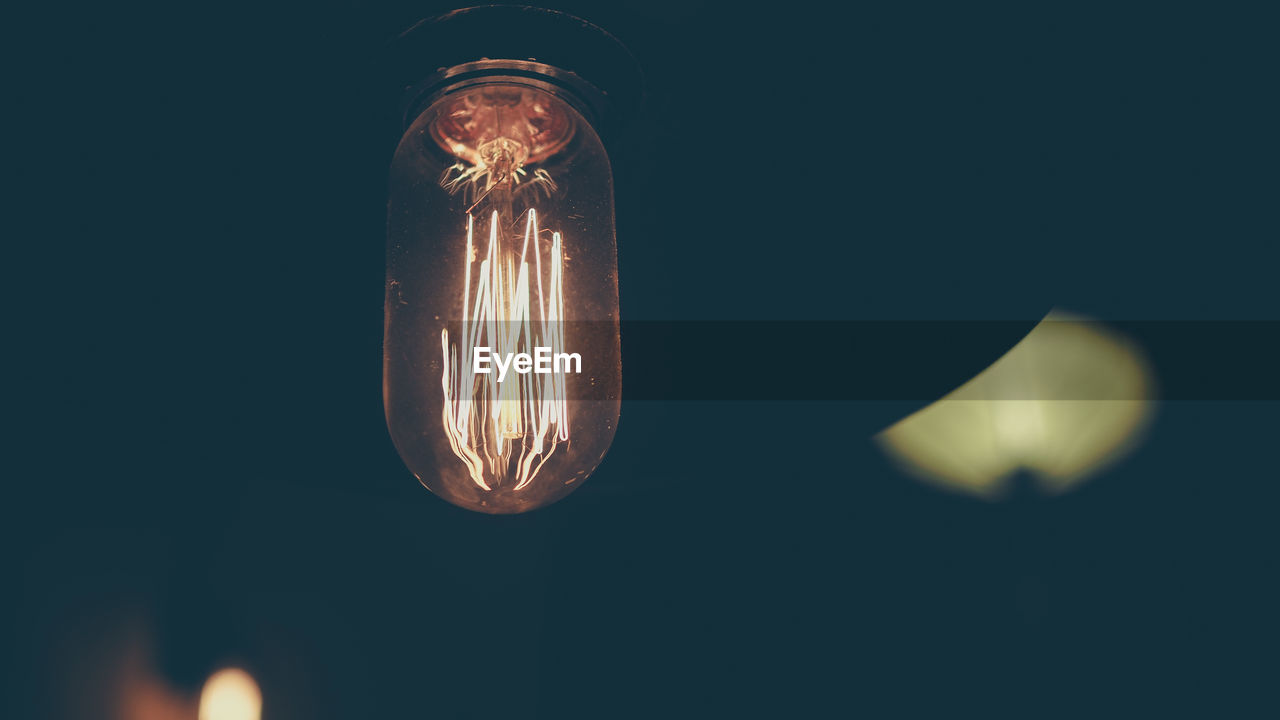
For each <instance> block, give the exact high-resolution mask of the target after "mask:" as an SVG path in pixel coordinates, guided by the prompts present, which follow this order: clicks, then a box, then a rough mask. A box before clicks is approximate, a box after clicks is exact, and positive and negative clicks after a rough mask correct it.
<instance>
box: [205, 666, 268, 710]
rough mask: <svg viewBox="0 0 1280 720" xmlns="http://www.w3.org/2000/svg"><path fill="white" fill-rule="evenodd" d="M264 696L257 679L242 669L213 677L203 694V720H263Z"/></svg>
mask: <svg viewBox="0 0 1280 720" xmlns="http://www.w3.org/2000/svg"><path fill="white" fill-rule="evenodd" d="M261 717H262V693H261V692H260V691H259V690H258V684H257V683H256V682H254V681H253V677H252V676H250V675H249V673H247V672H245V671H244V670H240V669H239V668H227V669H225V670H219V671H218V672H216V673H214V674H212V675H210V676H209V679H208V680H207V681H205V684H204V690H203V691H201V693H200V720H259V718H261Z"/></svg>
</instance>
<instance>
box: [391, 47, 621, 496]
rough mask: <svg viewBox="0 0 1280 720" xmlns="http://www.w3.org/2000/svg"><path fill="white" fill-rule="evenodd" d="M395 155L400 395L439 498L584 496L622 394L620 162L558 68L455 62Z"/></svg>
mask: <svg viewBox="0 0 1280 720" xmlns="http://www.w3.org/2000/svg"><path fill="white" fill-rule="evenodd" d="M434 82H435V86H434V87H433V88H432V89H430V90H428V91H425V92H424V93H423V94H422V95H421V96H420V99H419V100H417V101H416V102H415V104H414V105H413V106H412V109H411V112H410V113H409V115H410V117H409V118H408V120H409V127H408V130H407V131H406V132H405V133H404V136H403V137H402V138H401V141H400V144H399V147H398V148H397V150H396V154H395V157H394V159H393V161H392V165H391V179H390V199H389V203H388V222H387V233H388V246H387V285H386V318H385V321H386V325H385V336H384V366H383V369H384V375H383V397H384V405H385V409H386V415H387V425H388V428H389V429H390V433H391V437H392V439H393V441H394V443H395V446H396V448H397V450H398V451H399V453H400V456H401V457H402V458H403V459H404V461H405V464H406V465H407V466H408V467H409V469H410V470H411V471H412V472H413V473H414V475H416V476H417V478H418V479H419V480H420V481H421V482H422V484H423V485H425V486H426V487H427V488H428V489H430V490H431V491H432V492H434V493H436V494H437V495H439V496H441V497H443V498H444V499H446V500H448V501H449V502H451V503H454V504H456V505H459V506H461V507H464V508H468V509H471V510H477V511H480V512H486V513H518V512H524V511H527V510H531V509H533V508H537V507H540V506H543V505H546V504H548V503H551V502H554V501H556V500H558V499H560V498H561V497H563V496H565V495H567V494H568V493H570V492H572V491H573V490H574V489H575V488H577V487H578V486H579V485H581V484H582V482H583V481H584V480H585V479H586V478H587V476H588V475H590V474H591V472H592V471H593V470H595V468H596V466H597V465H598V464H599V463H600V461H601V459H602V458H603V457H604V455H605V453H606V451H607V450H608V448H609V445H610V443H611V442H612V440H613V435H614V431H615V430H616V428H617V425H618V416H619V409H620V407H619V406H620V395H621V359H620V357H621V353H620V341H619V335H618V276H617V249H616V242H615V236H614V220H613V181H612V175H611V170H610V166H609V159H608V157H607V156H606V154H605V150H604V147H603V145H602V144H601V141H600V138H599V137H598V136H597V134H596V131H595V129H594V128H593V126H592V122H591V119H590V117H591V110H590V108H591V105H590V104H589V103H588V102H586V101H584V100H583V97H585V96H586V95H589V94H590V93H591V89H590V88H589V87H586V86H585V85H584V84H582V83H581V82H580V81H579V80H577V78H576V76H571V75H569V74H567V73H564V72H563V71H560V70H557V69H556V68H553V67H550V66H546V65H541V64H538V63H533V62H526V61H492V60H490V61H482V62H475V63H470V64H468V65H466V66H462V67H454V68H451V69H449V70H446V71H444V72H443V73H441V75H440V76H439V77H438V78H437V79H436V80H435V81H434Z"/></svg>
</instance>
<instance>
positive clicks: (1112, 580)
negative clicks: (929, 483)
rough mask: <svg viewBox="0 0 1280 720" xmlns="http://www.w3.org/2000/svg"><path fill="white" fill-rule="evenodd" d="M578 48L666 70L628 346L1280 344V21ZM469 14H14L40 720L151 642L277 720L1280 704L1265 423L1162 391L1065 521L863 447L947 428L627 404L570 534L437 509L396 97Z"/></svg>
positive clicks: (1088, 19)
mask: <svg viewBox="0 0 1280 720" xmlns="http://www.w3.org/2000/svg"><path fill="white" fill-rule="evenodd" d="M558 7H563V8H564V9H568V10H570V11H572V12H575V13H577V14H580V15H582V16H583V17H586V18H587V19H590V20H592V21H594V22H596V23H597V24H599V25H601V26H603V27H605V28H607V29H609V30H610V31H612V32H613V33H614V34H616V35H617V36H618V37H619V38H620V39H621V40H622V41H623V42H625V43H626V44H627V45H628V46H629V47H630V48H631V49H632V51H633V52H634V53H635V54H636V56H637V58H638V59H639V61H640V63H641V65H642V67H643V68H644V71H645V73H646V75H647V80H648V92H649V98H648V100H649V102H648V105H647V107H646V110H645V111H644V112H643V113H642V114H641V115H640V116H638V117H637V118H636V119H635V122H634V123H633V125H632V126H631V127H630V128H629V129H628V130H627V131H626V132H624V133H622V134H620V135H618V136H617V137H616V138H615V139H614V140H613V141H612V142H611V144H610V148H609V149H610V153H611V156H612V158H613V163H614V170H615V180H616V194H617V213H618V238H619V240H618V244H619V263H620V268H619V272H620V278H621V281H620V285H621V292H622V309H623V314H624V317H626V318H628V319H631V320H866V319H872V320H897V319H926V320H993V319H998V320H1021V321H1031V320H1034V319H1035V318H1038V317H1040V316H1041V315H1042V314H1043V313H1044V312H1045V311H1046V310H1047V309H1048V308H1049V307H1051V306H1054V305H1058V306H1061V307H1064V308H1066V309H1069V310H1073V311H1076V312H1082V313H1087V314H1089V315H1092V316H1094V317H1098V318H1101V319H1104V320H1168V321H1183V320H1200V321H1206V320H1207V321H1215V320H1231V319H1251V320H1274V319H1276V318H1277V311H1278V310H1280V307H1278V306H1280V302H1278V299H1277V294H1276V291H1275V289H1274V288H1275V284H1274V274H1275V267H1276V261H1277V252H1276V250H1275V239H1276V237H1277V232H1276V231H1277V227H1276V216H1275V200H1276V197H1277V182H1276V168H1277V167H1278V164H1277V160H1278V159H1280V158H1277V153H1276V132H1275V128H1276V127H1278V126H1280V122H1278V120H1280V118H1277V113H1276V108H1275V73H1276V68H1277V62H1276V61H1277V57H1276V49H1275V42H1274V33H1273V29H1274V23H1273V22H1272V18H1269V17H1265V16H1263V15H1262V14H1260V13H1252V12H1249V11H1244V10H1240V9H1237V8H1232V9H1227V8H1222V9H1218V8H1213V9H1210V8H1184V7H1180V6H1168V5H1161V6H1151V7H1143V8H1137V7H1132V8H1127V9H1118V8H1115V7H1103V8H1087V9H1086V8H1084V7H1081V6H1078V5H1074V4H1072V5H1064V6H1060V7H1057V8H1037V9H1032V8H1029V7H1023V6H1022V5H1021V4H1019V5H1010V6H988V7H980V8H979V7H961V6H950V5H942V4H939V5H938V6H932V5H914V4H913V5H909V6H895V8H894V9H892V10H886V9H882V8H881V9H876V8H865V9H864V8H841V9H836V8H832V7H829V6H828V5H827V4H823V3H804V2H793V3H778V4H772V5H768V6H760V7H753V6H751V5H748V4H733V5H716V4H711V3H696V2H694V3H677V2H657V3H644V2H623V3H616V4H609V5H602V6H599V7H596V6H594V5H586V4H582V3H568V4H565V5H562V6H558ZM443 9H447V8H446V7H444V6H438V5H433V4H430V3H390V4H377V3H365V2H341V3H271V4H263V5H261V6H252V7H249V6H245V7H239V6H234V5H228V4H217V5H211V4H210V5H203V6H182V5H178V4H167V5H163V6H154V7H152V6H148V7H143V6H130V7H120V6H116V5H101V4H100V5H94V6H85V7H73V6H71V5H62V6H58V7H53V8H48V9H47V10H45V11H42V12H40V13H34V12H27V11H17V12H15V13H14V15H13V17H12V18H11V20H10V21H9V22H6V26H7V27H6V32H5V35H6V36H7V40H6V42H5V43H4V44H5V47H6V50H5V54H6V56H7V59H6V65H7V74H9V75H10V76H11V77H10V80H9V88H8V93H9V97H10V102H9V103H7V105H6V108H5V115H6V119H7V120H8V121H9V122H10V123H11V124H12V127H13V129H12V130H11V131H10V132H9V133H8V138H7V141H6V146H8V150H7V151H6V155H7V162H6V165H7V166H8V169H9V170H10V173H11V175H12V178H11V183H12V184H11V188H15V189H16V194H14V195H13V196H12V197H11V200H10V204H11V206H12V207H11V209H10V210H9V211H6V214H7V215H9V216H10V217H11V218H12V219H14V220H16V221H17V222H16V223H14V227H13V228H12V229H11V230H10V232H8V233H6V242H5V246H6V250H7V252H6V257H7V261H6V262H5V263H4V270H5V272H4V275H5V277H6V282H5V288H6V293H5V295H6V296H7V298H8V305H9V309H10V311H11V312H10V313H9V315H10V320H9V322H10V325H11V332H12V336H11V337H12V345H10V346H9V347H8V348H7V350H8V352H7V353H6V354H7V355H9V356H10V357H11V358H12V359H13V360H15V361H16V369H15V370H13V371H12V372H11V373H10V374H9V381H8V383H7V395H8V397H9V398H10V401H11V402H9V403H6V405H8V406H9V409H10V413H9V415H10V423H11V424H12V425H13V426H14V429H15V432H13V433H12V434H11V435H10V439H9V442H7V443H6V445H8V446H9V447H8V448H7V449H6V451H5V455H6V458H7V461H6V471H5V488H6V493H5V500H4V502H3V507H4V515H5V518H4V522H3V533H4V537H3V538H2V539H3V544H4V547H5V548H6V550H7V551H9V552H8V553H7V554H12V556H13V557H12V560H11V561H7V562H6V570H5V573H6V575H7V576H8V580H9V582H7V583H6V585H7V589H6V590H5V593H4V595H5V600H6V604H8V605H10V606H11V607H10V608H9V609H7V610H6V613H7V615H8V616H9V619H10V620H12V623H11V624H6V627H7V631H8V638H9V639H8V640H6V642H5V643H4V645H5V646H6V650H7V651H8V654H9V655H10V658H9V659H10V660H11V662H12V670H11V671H10V672H8V673H6V680H7V681H8V682H9V683H11V688H10V689H9V690H8V691H6V692H5V693H4V696H5V701H6V703H8V704H9V705H10V706H11V709H10V711H9V712H8V713H6V716H8V717H23V718H25V717H32V718H37V717H39V718H44V717H49V718H62V717H74V718H80V717H109V716H110V715H109V713H108V709H107V708H104V707H103V704H102V703H103V702H105V700H103V698H106V697H108V696H109V692H108V689H106V688H105V687H104V685H106V684H109V683H108V682H107V680H104V678H106V677H108V676H109V675H110V673H111V671H112V668H113V667H114V666H115V665H116V664H118V662H119V661H118V652H117V650H118V647H119V645H120V643H123V642H126V640H121V638H127V637H128V636H129V633H130V632H134V630H132V629H131V628H135V626H136V625H137V624H138V623H140V625H141V626H142V627H145V628H147V630H146V631H145V632H143V631H137V632H141V633H142V634H143V635H145V636H146V637H148V638H150V641H149V642H150V644H151V646H152V650H153V655H154V657H153V664H154V669H155V672H156V673H157V675H158V677H160V678H162V679H163V681H164V682H165V683H167V684H168V685H170V686H172V687H174V688H176V689H177V690H178V691H181V692H195V691H197V690H198V688H199V686H200V683H201V682H202V681H203V679H204V677H205V676H206V675H207V674H208V672H209V671H210V670H211V669H213V668H214V667H216V666H217V665H218V664H220V663H223V662H228V661H231V662H237V663H240V664H242V665H243V666H245V667H247V668H249V669H250V671H251V672H253V673H254V675H255V677H257V678H258V680H259V682H260V683H261V684H262V686H263V690H264V694H265V695H266V710H265V714H266V717H267V718H269V719H278V718H355V717H378V718H381V717H446V718H489V717H503V718H510V717H527V716H534V715H536V716H539V717H555V718H561V717H620V716H645V717H653V716H724V715H756V714H759V715H767V716H792V717H812V716H819V715H821V716H827V715H837V714H841V715H844V714H861V715H866V716H871V717H883V716H893V715H902V716H938V715H952V714H956V715H958V714H961V713H974V714H978V713H981V714H983V715H1011V716H1016V717H1041V716H1049V715H1057V714H1073V715H1077V716H1078V715H1079V714H1081V713H1085V712H1087V713H1090V714H1102V715H1113V714H1122V713H1123V714H1125V715H1136V714H1147V713H1151V712H1157V711H1158V712H1168V711H1176V710H1182V711H1190V712H1194V713H1196V714H1203V715H1208V714H1210V713H1212V714H1213V715H1228V716H1241V715H1243V714H1250V715H1254V714H1266V712H1265V711H1267V710H1268V706H1270V711H1272V712H1274V705H1275V695H1274V689H1273V688H1274V686H1273V685H1268V683H1274V678H1275V670H1276V662H1275V647H1276V646H1275V643H1274V640H1275V636H1274V633H1273V632H1272V630H1273V628H1272V623H1271V618H1272V615H1273V613H1274V609H1273V608H1274V603H1275V600H1276V597H1275V594H1274V592H1273V590H1274V589H1273V588H1272V587H1271V586H1272V584H1273V579H1274V576H1275V572H1276V564H1275V548H1276V536H1275V535H1276V534H1275V531H1274V527H1273V522H1274V521H1273V517H1274V512H1275V510H1274V509H1275V507H1276V504H1275V503H1276V500H1277V490H1276V471H1275V463H1274V455H1275V453H1274V451H1273V448H1274V447H1275V436H1276V426H1277V424H1276V420H1275V405H1274V403H1269V402H1239V401H1233V402H1226V401H1225V400H1226V398H1224V399H1223V401H1222V402H1213V401H1212V400H1213V399H1212V398H1210V399H1208V400H1205V399H1204V398H1198V399H1197V401H1195V402H1191V401H1187V400H1183V399H1179V398H1169V399H1168V402H1165V403H1163V404H1162V405H1161V407H1160V408H1159V409H1158V415H1157V418H1156V422H1155V425H1154V426H1153V428H1152V429H1151V431H1150V433H1149V435H1148V437H1147V439H1146V442H1145V444H1144V445H1142V446H1141V447H1140V448H1139V449H1138V451H1137V452H1136V453H1134V454H1133V455H1131V456H1130V457H1128V458H1127V459H1125V460H1124V461H1122V462H1121V463H1119V464H1118V465H1116V466H1114V467H1112V468H1110V469H1109V470H1108V471H1106V472H1105V473H1103V474H1102V475H1100V476H1099V477H1097V478H1095V479H1094V480H1093V481H1092V482H1090V483H1088V484H1086V485H1084V486H1082V487H1081V488H1079V489H1078V490H1076V491H1075V492H1073V493H1071V494H1068V495H1065V496H1062V497H1058V498H1049V497H1045V496H1042V495H1040V494H1039V493H1038V492H1036V491H1035V490H1034V488H1032V487H1031V486H1030V485H1029V484H1028V483H1024V482H1021V481H1019V482H1018V483H1017V485H1016V487H1015V488H1014V489H1013V491H1012V492H1011V493H1010V495H1009V497H1008V498H1006V499H1005V500H1003V501H1001V502H995V503H989V502H982V501H977V500H972V499H969V498H966V497H962V496H955V495H949V494H946V493H944V492H940V491H938V490H936V489H933V488H930V487H926V486H923V485H920V484H917V483H916V482H914V481H912V480H910V479H908V478H907V477H905V476H904V475H902V474H901V473H900V472H898V471H897V470H895V469H894V468H893V467H892V466H891V465H890V463H889V462H888V461H887V460H885V459H884V458H883V457H882V456H881V455H880V454H879V453H878V451H876V450H875V449H874V447H873V446H872V445H871V444H870V443H869V442H868V436H869V435H870V433H872V432H874V431H875V430H876V429H878V428H880V427H882V426H883V425H884V424H885V423H886V422H889V421H891V420H893V419H894V418H895V417H898V416H901V415H902V414H903V413H905V412H906V411H908V410H909V409H910V408H911V407H912V403H911V402H909V401H912V400H917V399H919V398H904V402H902V403H882V402H876V403H871V402H862V403H858V402H852V403H851V402H842V403H822V402H813V403H804V404H796V403H783V402H770V403H761V402H750V401H749V400H750V398H746V399H744V400H742V401H737V402H724V403H709V402H674V401H672V402H663V401H655V400H649V401H645V402H630V403H627V404H625V405H624V408H623V419H622V423H621V426H620V429H619V432H618V435H617V439H616V441H615V443H614V446H613V449H612V451H611V452H610V454H609V456H608V458H607V459H606V461H605V462H604V464H603V465H602V466H601V467H600V469H599V470H598V471H597V473H596V474H595V475H594V476H593V478H592V479H591V480H590V482H588V483H587V484H586V485H585V486H584V487H583V488H582V489H581V490H579V491H578V492H576V493H575V494H574V495H572V496H570V497H569V498H568V499H566V500H564V501H563V502H561V503H559V504H557V505H554V506H552V507H549V508H545V509H542V510H539V511H537V512H535V513H532V514H529V515H526V516H518V517H487V516H481V515H477V514H472V513H468V512H466V511H463V510H459V509H457V508H454V507H452V506H449V505H447V504H446V503H444V502H443V501H440V500H438V499H437V498H435V497H434V496H432V495H431V494H430V493H429V492H427V491H426V490H424V489H422V488H421V487H420V486H419V484H418V483H417V482H416V481H415V480H414V479H413V478H412V476H411V475H409V473H408V472H407V471H406V470H405V469H404V467H403V466H402V465H401V463H400V461H399V459H398V458H397V456H396V454H395V451H394V449H393V448H392V446H391V443H390V441H389V439H388V437H387V434H386V430H385V426H384V425H383V420H382V409H381V397H380V373H381V367H380V364H381V357H380V352H381V347H380V343H381V332H382V325H381V323H382V314H381V313H382V293H383V236H382V233H383V225H384V217H383V215H384V213H385V202H386V179H385V177H386V168H387V165H388V163H389V161H390V158H391V153H392V151H393V150H394V147H395V144H396V142H397V141H398V133H399V130H398V126H397V124H396V122H397V118H396V110H397V106H396V101H397V95H396V88H395V87H389V86H388V82H387V77H388V74H387V73H385V72H384V69H385V67H384V66H383V65H382V62H383V58H384V55H385V47H386V44H387V43H388V42H389V41H390V39H391V38H393V37H394V36H395V35H396V33H398V32H399V31H401V30H403V29H404V28H406V27H408V26H409V25H411V24H412V23H413V22H414V21H416V20H417V19H419V18H421V17H423V16H426V15H430V14H433V13H434V12H436V11H439V10H443ZM1257 327H1260V328H1263V329H1265V328H1266V326H1265V325H1261V326H1257ZM626 342H627V340H626V338H624V367H627V366H628V363H629V362H630V361H629V359H628V358H630V357H632V356H633V355H634V354H635V353H640V354H641V355H643V353H644V352H645V351H644V349H637V350H635V351H629V350H628V349H627V347H628V346H627V345H626ZM815 342H820V340H815ZM922 344H923V345H927V344H928V343H927V342H926V343H922ZM1004 349H1005V348H1003V347H989V348H979V349H978V350H973V349H972V348H971V349H969V350H968V352H979V353H986V354H987V355H989V357H990V358H994V357H996V356H998V355H999V353H1000V352H1002V351H1003V350H1004ZM883 350H884V352H891V350H892V349H891V348H886V349H883ZM727 352H733V353H736V354H739V355H740V354H742V353H744V352H745V351H744V349H743V348H730V349H728V350H727ZM629 353H630V354H629ZM951 355H952V352H951V351H950V350H949V348H948V345H947V344H944V343H939V344H937V346H936V347H935V348H934V349H933V351H932V357H933V359H934V360H936V370H935V372H936V373H939V374H942V375H945V374H946V373H948V372H950V373H954V372H955V371H954V369H951V370H948V367H949V365H948V363H949V362H950V361H951V359H952V358H951ZM1202 357H1203V361H1204V368H1203V373H1204V374H1205V375H1206V376H1210V377H1211V376H1213V375H1215V374H1224V373H1225V374H1230V373H1232V372H1233V368H1235V367H1237V361H1238V360H1240V358H1233V357H1232V354H1231V349H1230V348H1224V349H1222V351H1221V352H1215V351H1213V349H1212V348H1209V349H1207V350H1205V351H1204V352H1203V353H1202ZM1152 362H1153V364H1154V365H1155V367H1156V368H1157V371H1159V368H1160V367H1161V365H1162V363H1177V362H1179V359H1178V358H1170V357H1160V356H1156V357H1153V358H1152ZM646 371H647V372H653V369H652V368H648V369H645V368H641V369H640V372H646ZM677 371H678V369H677ZM856 371H857V366H856V365H855V366H853V369H848V368H841V367H832V368H827V369H826V370H822V371H818V372H815V373H812V375H811V376H809V377H807V380H808V381H809V382H819V383H820V382H838V381H839V378H840V373H842V372H856ZM778 372H783V371H778ZM928 374H929V373H928V371H922V377H921V383H922V386H927V385H928V384H929V383H931V382H937V381H938V379H937V377H927V375H928ZM761 382H762V383H765V382H771V378H770V377H769V376H768V375H767V374H766V376H765V377H762V379H761ZM624 383H625V378H624ZM747 395H749V393H747ZM1271 399H1272V400H1274V397H1272V398H1271ZM1234 400H1238V398H1234ZM137 618H141V620H137ZM131 623H133V624H131Z"/></svg>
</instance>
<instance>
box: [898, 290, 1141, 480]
mask: <svg viewBox="0 0 1280 720" xmlns="http://www.w3.org/2000/svg"><path fill="white" fill-rule="evenodd" d="M1153 398H1154V388H1153V386H1152V381H1151V374H1150V372H1149V370H1148V368H1147V364H1146V361H1145V359H1144V358H1143V356H1142V354H1141V352H1140V351H1139V350H1138V348H1137V347H1135V346H1134V345H1133V344H1132V343H1131V342H1129V341H1128V340H1126V339H1125V338H1123V337H1121V336H1120V335H1118V334H1116V333H1114V332H1112V331H1109V330H1107V329H1106V328H1105V327H1104V326H1102V325H1101V324H1099V323H1096V322H1092V321H1086V320H1084V319H1083V318H1079V317H1076V316H1072V315H1068V314H1066V313H1062V312H1059V311H1054V312H1053V313H1050V314H1049V316H1047V317H1046V318H1045V319H1044V320H1043V321H1041V322H1040V324H1039V325H1037V326H1036V327H1035V329H1034V330H1032V331H1031V333H1030V334H1028V335H1027V337H1026V338H1024V339H1023V341H1022V342H1020V343H1019V344H1018V345H1017V346H1015V347H1014V348H1013V349H1012V350H1010V351H1009V352H1008V353H1006V354H1005V356H1004V357H1002V358H1000V359H999V360H998V361H996V362H995V363H994V364H993V365H991V367H989V368H987V369H986V370H984V371H983V372H982V373H980V374H979V375H977V376H976V377H975V378H973V379H972V380H970V381H969V382H968V383H965V384H964V385H963V386H961V387H960V388H959V389H957V390H956V391H954V392H952V393H951V394H949V395H947V396H946V397H944V398H942V399H941V400H939V401H938V402H935V403H933V404H932V405H930V406H928V407H926V408H924V409H922V410H920V411H919V412H916V413H914V414H913V415H911V416H909V417H907V418H905V419H903V420H902V421H900V422H898V423H897V424H895V425H893V426H892V427H890V428H889V429H887V430H885V431H884V432H882V433H880V435H879V436H877V440H878V442H879V443H880V445H881V447H883V448H884V450H885V452H887V453H888V454H889V455H890V456H891V457H893V458H894V459H895V460H897V461H898V462H899V464H900V465H901V466H902V467H903V468H904V469H905V470H906V471H907V472H909V473H910V474H912V475H914V476H917V477H919V478H921V479H923V480H925V481H927V482H930V483H933V484H936V485H939V486H942V487H944V488H948V489H952V490H957V491H961V492H966V493H971V494H973V495H978V496H981V497H985V498H998V497H999V496H1000V495H1001V494H1002V493H1003V492H1004V491H1005V490H1006V489H1007V488H1008V486H1009V482H1008V480H1009V478H1010V477H1011V476H1013V475H1014V474H1016V473H1017V472H1019V471H1025V472H1027V473H1029V474H1030V475H1031V477H1033V478H1034V479H1035V481H1036V485H1037V486H1038V487H1040V488H1041V489H1042V490H1043V491H1045V492H1048V493H1059V492H1063V491H1065V490H1068V489H1070V488H1072V487H1075V486H1076V485H1077V484H1079V483H1080V482H1082V481H1083V480H1085V479H1087V478H1088V477H1089V476H1091V475H1092V474H1094V473H1096V472H1097V471H1098V470H1100V469H1102V468H1103V467H1105V466H1106V465H1108V464H1110V463H1112V462H1114V461H1115V460H1117V459H1118V458H1120V457H1122V456H1123V455H1124V454H1125V453H1127V452H1128V451H1129V450H1130V449H1132V447H1133V446H1134V444H1135V441H1136V440H1137V438H1138V436H1139V435H1140V431H1141V430H1142V429H1143V428H1144V427H1145V426H1146V424H1147V421H1148V420H1149V419H1150V415H1151V409H1152V403H1151V401H1152V399H1153Z"/></svg>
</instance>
